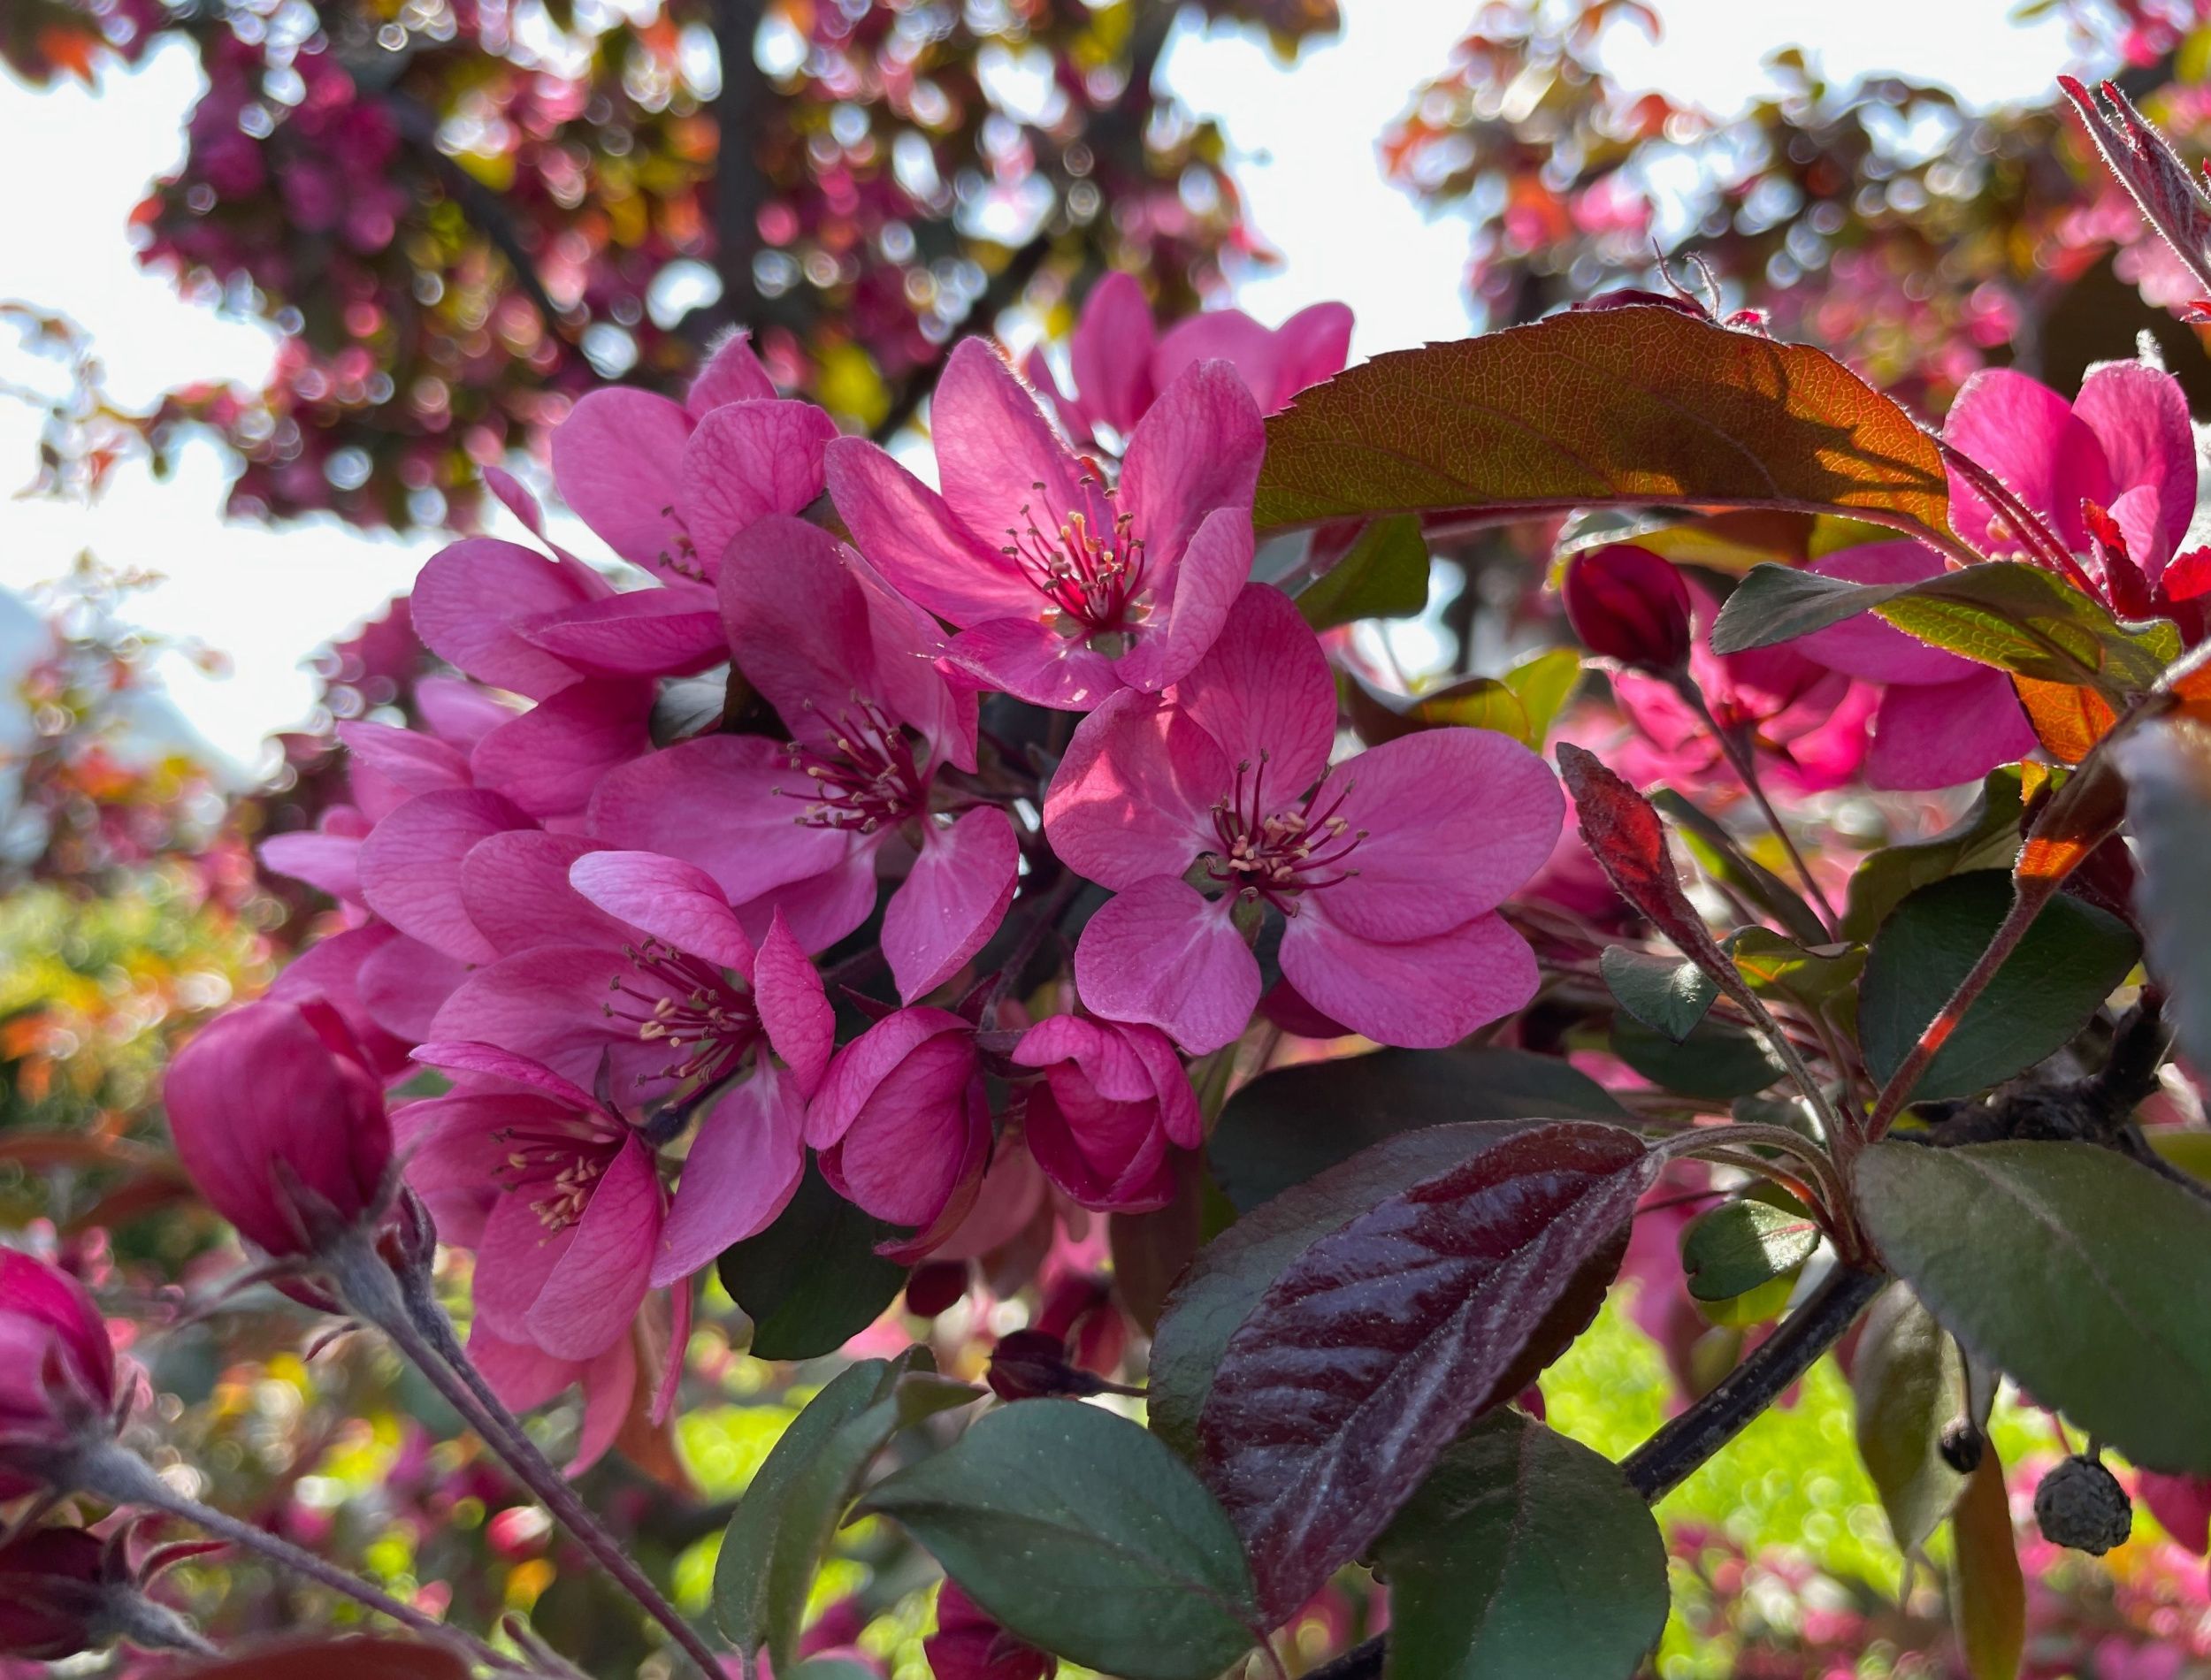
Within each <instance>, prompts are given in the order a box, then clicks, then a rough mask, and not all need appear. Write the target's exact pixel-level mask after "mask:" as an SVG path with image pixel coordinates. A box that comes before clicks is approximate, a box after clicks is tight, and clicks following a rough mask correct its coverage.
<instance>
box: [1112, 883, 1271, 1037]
mask: <svg viewBox="0 0 2211 1680" xmlns="http://www.w3.org/2000/svg"><path fill="white" fill-rule="evenodd" d="M1234 902H1235V901H1234V900H1233V899H1229V898H1220V899H1213V900H1208V899H1206V898H1205V897H1204V896H1203V895H1202V894H1200V893H1199V892H1198V890H1197V889H1196V888H1195V887H1192V886H1190V885H1189V884H1188V883H1187V882H1182V881H1180V880H1178V879H1175V878H1174V877H1173V876H1167V875H1159V876H1154V877H1153V878H1152V879H1151V880H1149V881H1144V882H1138V883H1137V884H1136V886H1134V887H1131V888H1129V889H1128V890H1127V891H1125V892H1122V893H1121V894H1120V895H1118V896H1117V897H1113V898H1111V899H1109V900H1107V901H1106V903H1105V905H1104V907H1103V908H1101V909H1100V910H1099V911H1098V913H1097V914H1096V915H1094V916H1092V917H1091V918H1090V922H1089V924H1088V925H1087V926H1085V927H1084V928H1083V937H1082V940H1081V942H1080V943H1078V944H1077V945H1076V947H1075V985H1076V988H1077V989H1079V990H1080V992H1081V993H1082V997H1083V1003H1085V1004H1088V1005H1089V1006H1090V1008H1092V1009H1094V1010H1096V1011H1097V1012H1098V1013H1099V1014H1101V1015H1109V1016H1111V1017H1112V1018H1113V1019H1115V1020H1123V1021H1146V1022H1149V1023H1150V1024H1151V1025H1152V1026H1154V1027H1159V1028H1161V1029H1162V1030H1163V1031H1165V1032H1167V1033H1168V1034H1169V1035H1172V1036H1173V1037H1174V1041H1175V1042H1177V1043H1178V1044H1180V1045H1181V1046H1182V1048H1183V1049H1184V1050H1188V1051H1189V1052H1190V1054H1191V1055H1193V1056H1203V1055H1204V1054H1205V1053H1206V1052H1207V1051H1208V1050H1219V1049H1220V1047H1221V1046H1222V1045H1224V1044H1228V1043H1233V1042H1235V1040H1236V1035H1238V1034H1240V1033H1242V1032H1243V1028H1244V1026H1245V1024H1246V1023H1247V1022H1249V1021H1250V1019H1251V1006H1252V1005H1253V1004H1256V1003H1258V1002H1259V959H1258V958H1255V957H1253V956H1252V955H1251V948H1250V947H1249V946H1247V945H1246V944H1245V943H1243V936H1242V935H1239V934H1238V933H1237V932H1236V928H1235V925H1234V924H1233V923H1232V922H1231V921H1230V920H1228V913H1229V910H1230V908H1231V907H1232V905H1234Z"/></svg>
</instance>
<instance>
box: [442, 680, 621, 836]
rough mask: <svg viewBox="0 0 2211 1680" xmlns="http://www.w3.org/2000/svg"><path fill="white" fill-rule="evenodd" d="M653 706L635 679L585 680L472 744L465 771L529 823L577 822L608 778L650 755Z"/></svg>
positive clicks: (533, 707) (540, 703)
mask: <svg viewBox="0 0 2211 1680" xmlns="http://www.w3.org/2000/svg"><path fill="white" fill-rule="evenodd" d="M652 705H653V691H652V690H651V688H650V687H649V686H647V685H646V683H643V682H641V681H639V679H637V678H635V677H619V678H603V679H602V678H598V677H590V678H586V679H585V680H584V681H582V682H579V683H575V684H573V685H572V686H570V687H569V688H564V689H562V691H560V692H559V693H558V694H555V695H554V696H553V697H552V698H551V699H545V700H540V701H539V703H538V704H537V705H535V706H532V707H531V708H530V709H529V710H528V711H527V712H524V713H523V714H521V715H520V716H519V717H516V718H514V719H512V720H511V721H510V722H505V723H502V724H501V725H500V726H499V727H498V728H497V729H493V731H492V732H491V733H490V734H489V735H487V736H486V737H484V738H483V739H482V740H480V741H478V743H477V744H476V750H475V752H471V754H470V755H469V765H470V767H471V769H472V770H473V771H474V772H475V774H476V779H477V780H478V782H479V783H483V784H485V785H486V786H487V787H493V788H496V789H497V790H499V791H500V792H501V793H503V794H505V795H506V796H507V797H508V798H509V799H512V800H513V801H514V802H515V803H516V805H517V806H521V807H522V808H523V809H524V811H526V812H528V813H530V814H531V815H532V816H533V817H538V818H540V819H552V818H556V817H569V816H575V815H578V814H579V813H581V812H582V811H583V809H584V807H585V806H586V805H588V804H590V803H591V796H592V793H593V790H595V789H596V788H597V787H598V786H599V783H601V781H602V780H604V779H605V777H606V776H607V775H608V772H609V771H612V770H614V769H616V767H619V766H621V765H624V764H627V763H629V762H630V761H631V760H633V759H635V758H637V757H639V755H640V754H642V753H644V752H648V751H650V750H651V747H652V737H651V736H650V735H649V734H648V732H647V730H646V719H647V718H648V717H649V715H650V714H651V711H652Z"/></svg>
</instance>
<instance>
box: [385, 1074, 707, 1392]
mask: <svg viewBox="0 0 2211 1680" xmlns="http://www.w3.org/2000/svg"><path fill="white" fill-rule="evenodd" d="M415 1054H416V1058H417V1060H419V1061H422V1062H425V1063H426V1064H428V1065H431V1066H432V1067H437V1068H440V1069H443V1070H444V1071H445V1072H446V1073H448V1075H449V1076H450V1077H451V1078H452V1080H453V1081H454V1089H453V1091H452V1093H451V1094H450V1095H448V1096H433V1097H428V1098H425V1100H423V1101H422V1102H419V1103H409V1105H408V1106H407V1107H405V1108H403V1109H402V1110H401V1111H399V1112H398V1113H397V1114H396V1115H394V1117H393V1120H394V1129H395V1131H396V1132H397V1134H398V1137H399V1141H400V1144H401V1147H402V1149H403V1150H404V1151H405V1154H406V1159H407V1169H406V1172H407V1182H408V1183H409V1186H410V1187H413V1188H414V1190H415V1191H416V1192H417V1194H418V1195H420V1196H421V1197H422V1199H423V1202H424V1203H425V1205H426V1206H427V1207H428V1208H429V1210H430V1211H431V1212H432V1215H434V1216H435V1218H436V1219H437V1223H438V1234H439V1236H440V1239H441V1240H442V1241H446V1242H448V1243H452V1244H454V1245H455V1246H457V1247H461V1248H470V1249H475V1250H476V1287H475V1307H476V1315H477V1318H478V1321H479V1322H480V1323H481V1324H482V1325H484V1327H485V1329H486V1331H487V1332H488V1333H490V1334H492V1335H493V1336H496V1337H498V1338H499V1339H500V1340H502V1341H515V1342H527V1343H530V1344H532V1345H533V1346H535V1347H537V1348H541V1349H543V1350H544V1351H545V1352H546V1353H548V1354H551V1355H555V1357H557V1358H561V1359H565V1360H570V1361H584V1360H589V1359H591V1358H593V1356H594V1355H598V1354H601V1353H603V1352H605V1351H606V1350H607V1349H608V1348H610V1347H612V1346H613V1345H614V1342H615V1340H616V1338H617V1337H619V1336H622V1335H624V1334H626V1333H628V1331H629V1329H630V1325H631V1321H632V1320H633V1319H634V1318H635V1317H637V1312H638V1308H639V1305H640V1304H641V1303H642V1302H644V1300H645V1296H646V1291H647V1290H648V1288H649V1287H651V1286H650V1279H651V1275H652V1271H653V1264H654V1257H655V1256H656V1255H657V1253H658V1251H659V1249H660V1239H661V1226H662V1220H663V1218H665V1198H664V1196H663V1195H662V1189H661V1181H660V1174H659V1172H658V1170H657V1169H656V1167H655V1165H654V1160H653V1154H652V1151H651V1150H650V1149H648V1148H646V1143H645V1141H644V1139H643V1137H642V1136H641V1135H640V1134H639V1131H638V1128H637V1127H636V1126H633V1125H632V1124H631V1122H630V1120H629V1119H628V1118H627V1117H626V1116H624V1114H622V1113H621V1112H619V1111H616V1109H614V1108H613V1107H612V1106H610V1105H609V1104H608V1103H603V1102H601V1100H599V1099H598V1098H597V1097H595V1096H592V1095H591V1094H590V1093H589V1092H587V1091H585V1090H584V1089H583V1088H580V1087H579V1086H578V1085H576V1084H574V1083H573V1082H572V1081H569V1080H566V1079H563V1078H562V1077H561V1075H559V1074H558V1073H554V1072H553V1071H552V1070H551V1069H550V1068H547V1067H545V1066H543V1065H540V1064H539V1063H536V1062H533V1061H531V1060H529V1059H527V1058H524V1057H520V1056H516V1055H515V1054H513V1053H512V1052H510V1051H508V1050H501V1049H497V1048H495V1047H493V1046H492V1045H489V1044H480V1043H447V1044H438V1043H432V1044H425V1045H424V1046H423V1047H422V1048H421V1049H420V1050H417V1051H416V1052H415Z"/></svg>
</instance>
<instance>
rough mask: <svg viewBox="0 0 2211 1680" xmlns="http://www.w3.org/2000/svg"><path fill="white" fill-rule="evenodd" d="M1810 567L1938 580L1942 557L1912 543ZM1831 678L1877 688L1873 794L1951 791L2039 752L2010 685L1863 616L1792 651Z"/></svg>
mask: <svg viewBox="0 0 2211 1680" xmlns="http://www.w3.org/2000/svg"><path fill="white" fill-rule="evenodd" d="M1810 569H1811V570H1813V571H1816V572H1817V573H1818V574H1820V576H1822V577H1840V578H1843V579H1846V580H1848V582H1850V583H1854V584H1904V583H1912V582H1916V580H1918V579H1920V578H1923V577H1935V576H1936V575H1938V574H1939V572H1941V571H1942V569H1943V563H1942V558H1941V556H1940V555H1939V554H1935V553H1934V552H1933V551H1932V550H1931V549H1927V548H1923V547H1922V546H1920V545H1919V544H1917V543H1915V542H1911V541H1909V540H1905V541H1898V542H1884V543H1869V544H1867V545H1865V546H1863V547H1858V548H1846V549H1844V550H1843V551H1842V552H1840V554H1830V555H1829V556H1828V557H1827V558H1826V559H1825V560H1823V561H1818V562H1817V563H1816V564H1815V565H1813V566H1812V567H1811V568H1810ZM1787 646H1788V647H1789V648H1791V649H1793V650H1794V652H1796V653H1801V654H1802V655H1803V656H1804V657H1805V658H1807V659H1809V660H1811V661H1814V662H1815V663H1817V664H1819V665H1822V666H1825V668H1828V669H1830V670H1835V671H1840V672H1842V673H1844V674H1845V675H1847V676H1854V677H1858V678H1861V679H1863V680H1865V681H1868V682H1874V683H1881V684H1882V685H1883V686H1882V690H1881V701H1880V706H1879V707H1878V710H1876V711H1875V713H1874V714H1873V745H1872V747H1871V751H1870V752H1868V753H1867V755H1866V760H1865V775H1866V780H1867V781H1868V782H1870V783H1872V785H1873V786H1875V787H1877V788H1896V789H1921V788H1947V787H1952V786H1955V784H1957V783H1961V782H1977V781H1978V780H1979V779H1980V778H1981V777H1982V776H1984V775H1987V774H1988V772H1989V771H1991V770H1993V769H1994V768H1995V767H1997V766H1998V765H2000V764H2009V763H2012V762H2013V761H2015V760H2018V759H2022V758H2024V757H2025V756H2026V755H2027V754H2028V753H2030V752H2033V751H2034V749H2035V735H2034V729H2033V726H2032V725H2031V724H2030V723H2029V722H2027V715H2026V714H2025V712H2024V711H2023V710H2021V709H2020V706H2019V697H2018V695H2017V693H2016V691H2014V690H2013V688H2012V686H2011V678H2010V677H2009V676H2006V675H2005V674H2004V673H2003V672H2002V671H2001V670H1998V669H1997V668H1995V667H1993V666H1990V665H1977V664H1975V663H1974V662H1973V661H1970V660H1965V659H1960V658H1959V657H1958V656H1957V655H1956V654H1955V653H1945V652H1943V650H1942V649H1940V648H1939V647H1930V646H1928V645H1926V644H1925V643H1924V642H1921V641H1917V640H1915V639H1914V638H1911V637H1909V636H1907V635H1906V634H1904V632H1903V631H1901V630H1897V629H1895V628H1894V627H1893V626H1891V625H1889V624H1887V623H1886V622H1883V621H1882V620H1881V619H1880V618H1879V617H1878V616H1876V615H1874V614H1871V613H1861V614H1859V615H1857V616H1856V617H1855V618H1848V619H1845V620H1844V621H1843V622H1841V623H1840V624H1833V625H1830V626H1829V627H1828V628H1827V629H1825V630H1817V631H1815V632H1813V633H1812V634H1811V635H1809V636H1804V637H1800V638H1797V639H1796V640H1794V641H1793V642H1790V643H1788V644H1787Z"/></svg>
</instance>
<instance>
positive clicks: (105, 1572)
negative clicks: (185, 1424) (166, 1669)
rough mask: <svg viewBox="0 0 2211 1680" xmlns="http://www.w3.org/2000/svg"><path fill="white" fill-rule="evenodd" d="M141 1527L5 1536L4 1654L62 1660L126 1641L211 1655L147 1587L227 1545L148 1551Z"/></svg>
mask: <svg viewBox="0 0 2211 1680" xmlns="http://www.w3.org/2000/svg"><path fill="white" fill-rule="evenodd" d="M141 1533H142V1530H141V1529H140V1527H139V1525H138V1524H136V1523H129V1522H126V1523H122V1524H120V1525H111V1526H110V1528H109V1531H108V1532H106V1533H105V1534H96V1533H95V1532H93V1531H91V1530H90V1529H85V1528H78V1527H75V1526H73V1525H72V1524H69V1523H50V1524H47V1525H45V1526H37V1525H31V1526H25V1527H19V1528H18V1529H17V1530H16V1531H14V1532H12V1533H11V1534H9V1535H8V1536H7V1537H6V1538H5V1539H0V1657H16V1658H24V1659H28V1660H30V1661H38V1662H57V1661H60V1660H61V1659H62V1658H64V1657H68V1656H73V1655H75V1654H76V1653H78V1652H80V1651H89V1650H93V1649H96V1647H99V1646H105V1645H107V1644H109V1643H111V1641H113V1640H117V1639H126V1640H128V1641H129V1642H130V1643H131V1644H132V1645H134V1646H140V1647H142V1649H145V1650H149V1651H155V1650H164V1649H174V1650H187V1651H198V1652H204V1651H205V1650H206V1649H207V1646H206V1645H205V1643H204V1641H203V1640H201V1639H200V1638H198V1636H197V1635H195V1633H194V1632H193V1631H192V1630H191V1628H190V1626H189V1625H188V1624H187V1623H186V1622H185V1621H184V1619H183V1618H182V1617H181V1616H180V1615H177V1613H176V1612H175V1611H173V1610H172V1609H170V1608H169V1607H167V1606H166V1605H163V1604H158V1603H157V1602H155V1601H154V1600H152V1599H150V1598H149V1597H147V1596H146V1592H145V1589H146V1588H147V1586H148V1585H150V1584H151V1583H152V1582H153V1580H154V1579H155V1577H157V1576H159V1575H160V1574H161V1573H162V1571H163V1570H164V1569H170V1568H172V1567H173V1566H174V1565H176V1564H178V1563H181V1562H185V1561H186V1560H187V1559H190V1558H195V1557H203V1556H205V1555H206V1554H209V1553H210V1552H219V1551H221V1550H223V1549H224V1546H225V1542H223V1541H221V1540H177V1541H172V1542H171V1543H170V1544H168V1545H166V1546H150V1547H149V1546H141V1545H140V1544H139V1541H140V1536H141Z"/></svg>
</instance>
